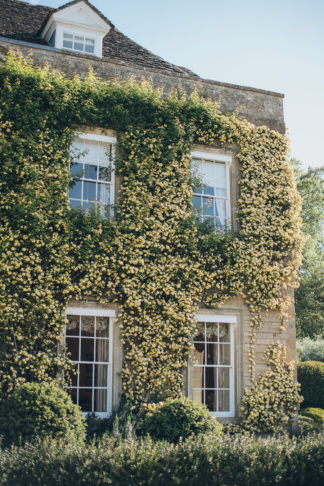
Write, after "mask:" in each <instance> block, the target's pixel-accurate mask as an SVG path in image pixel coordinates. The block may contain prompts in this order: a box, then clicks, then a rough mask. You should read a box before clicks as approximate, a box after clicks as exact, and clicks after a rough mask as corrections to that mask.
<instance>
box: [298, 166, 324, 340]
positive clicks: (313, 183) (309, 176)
mask: <svg viewBox="0 0 324 486" xmlns="http://www.w3.org/2000/svg"><path fill="white" fill-rule="evenodd" d="M291 164H292V165H293V167H294V169H295V175H296V180H297V188H298V191H299V193H300V195H301V196H302V201H303V202H302V212H301V215H302V219H303V233H304V235H305V240H306V244H305V248H304V261H303V265H302V267H301V269H300V286H299V288H298V289H297V290H296V294H295V297H296V328H297V335H298V336H299V337H305V336H308V337H311V338H313V339H314V338H316V337H322V338H324V251H323V249H324V238H323V221H324V177H323V175H324V167H320V168H317V169H312V168H310V167H309V168H308V170H307V171H303V170H302V169H301V164H300V162H298V161H297V160H295V159H292V160H291Z"/></svg>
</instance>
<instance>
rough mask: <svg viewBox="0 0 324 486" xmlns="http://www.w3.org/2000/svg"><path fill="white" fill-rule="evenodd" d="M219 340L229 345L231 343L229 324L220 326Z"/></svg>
mask: <svg viewBox="0 0 324 486" xmlns="http://www.w3.org/2000/svg"><path fill="white" fill-rule="evenodd" d="M219 340H220V341H221V342H224V343H229V342H230V341H231V337H230V326H229V324H228V323H225V322H224V323H221V324H219Z"/></svg>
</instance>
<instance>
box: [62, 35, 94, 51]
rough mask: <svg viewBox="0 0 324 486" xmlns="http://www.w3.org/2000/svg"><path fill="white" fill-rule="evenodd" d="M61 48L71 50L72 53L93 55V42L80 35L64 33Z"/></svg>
mask: <svg viewBox="0 0 324 486" xmlns="http://www.w3.org/2000/svg"><path fill="white" fill-rule="evenodd" d="M63 47H64V49H72V50H73V51H80V52H87V53H88V54H94V52H95V40H94V39H89V38H87V37H84V36H80V35H73V34H67V33H66V32H64V33H63Z"/></svg>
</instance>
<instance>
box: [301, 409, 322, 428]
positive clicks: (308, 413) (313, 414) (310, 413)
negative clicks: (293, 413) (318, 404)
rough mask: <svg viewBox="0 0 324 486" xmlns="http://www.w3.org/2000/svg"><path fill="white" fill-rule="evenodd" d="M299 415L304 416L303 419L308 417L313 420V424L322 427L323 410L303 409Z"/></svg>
mask: <svg viewBox="0 0 324 486" xmlns="http://www.w3.org/2000/svg"><path fill="white" fill-rule="evenodd" d="M300 414H301V415H304V416H305V417H310V418H312V419H313V420H314V422H316V423H318V424H321V425H323V426H324V409H323V408H313V407H308V408H304V409H302V410H301V411H300Z"/></svg>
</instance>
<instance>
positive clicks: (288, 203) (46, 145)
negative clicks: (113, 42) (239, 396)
mask: <svg viewBox="0 0 324 486" xmlns="http://www.w3.org/2000/svg"><path fill="white" fill-rule="evenodd" d="M0 102H1V114H2V115H1V116H2V118H1V119H0V156H1V168H0V171H1V172H0V190H1V194H2V198H1V202H0V216H1V225H0V245H1V249H2V251H1V254H0V277H1V284H0V311H1V312H0V343H1V348H2V349H3V352H2V354H1V359H0V394H2V395H3V396H5V395H6V394H8V393H10V392H11V391H12V390H13V389H14V388H15V387H16V386H17V385H19V384H21V383H24V382H26V381H37V382H42V381H48V380H51V379H54V378H56V377H57V376H67V373H64V371H65V370H66V369H67V368H69V360H68V359H67V358H65V357H64V355H63V354H59V355H58V354H57V349H58V345H60V344H61V341H62V328H63V324H64V319H65V316H64V312H65V308H66V305H67V302H69V300H71V299H72V298H77V299H83V300H86V299H87V298H88V297H89V295H92V296H96V298H97V300H98V301H99V302H100V303H101V304H104V305H107V304H110V303H111V302H118V303H119V304H120V309H121V312H120V317H121V320H122V329H121V338H122V343H123V349H124V367H123V372H122V373H123V375H122V382H123V391H124V394H125V396H126V398H127V399H129V400H130V401H131V402H132V403H133V404H135V405H139V404H140V403H143V402H147V401H149V400H150V399H152V398H153V397H154V399H156V400H161V399H165V398H166V397H168V396H171V397H177V396H179V395H180V391H181V386H182V370H183V368H184V367H185V366H186V364H187V360H188V354H189V350H190V347H191V345H190V338H191V337H192V336H193V333H194V329H195V313H196V310H197V306H198V303H199V302H203V303H204V304H205V305H208V306H219V304H220V303H221V302H224V301H225V300H226V299H228V298H229V297H232V296H240V297H242V298H243V299H244V300H245V302H246V303H247V305H248V307H249V310H250V313H251V316H252V318H251V323H250V324H251V341H250V345H251V346H250V350H249V371H250V373H251V376H252V378H254V375H255V366H254V364H255V359H254V344H255V339H256V333H257V331H258V329H259V328H260V327H261V325H262V319H261V312H262V311H263V310H269V309H276V310H278V312H279V313H280V315H281V318H282V322H283V327H284V323H285V318H286V317H287V309H288V305H289V299H288V297H287V294H286V292H285V291H284V290H285V289H287V288H288V287H293V286H295V285H296V271H297V269H298V267H299V264H300V255H301V247H302V239H301V234H300V225H301V220H300V217H299V207H300V198H299V196H298V194H297V191H296V187H295V181H294V174H293V171H292V169H291V167H290V165H289V163H288V162H287V149H288V145H287V140H286V138H285V136H283V135H281V134H279V133H276V132H274V131H272V130H270V129H268V128H266V127H256V126H254V125H252V124H251V123H249V122H247V121H245V120H241V119H239V118H238V117H236V116H235V115H224V114H221V113H220V112H219V109H218V105H217V104H215V103H213V102H210V101H207V100H203V99H201V98H199V97H198V96H197V95H196V94H193V95H192V96H191V97H190V98H189V99H187V97H186V96H185V95H183V94H179V93H174V94H172V95H171V96H170V97H169V98H167V99H164V98H163V96H162V93H161V92H159V91H157V90H154V89H153V88H152V86H150V85H149V84H148V83H142V84H137V83H135V82H132V81H127V82H117V81H113V82H103V81H99V80H97V79H95V78H94V77H93V76H92V75H91V73H90V74H89V76H88V77H87V78H86V79H85V80H84V81H81V80H80V79H79V78H77V77H76V78H74V79H66V78H64V76H63V75H61V74H59V73H56V72H51V71H50V70H49V69H48V68H43V69H42V68H37V67H33V66H32V65H31V64H30V62H29V61H26V60H23V59H21V58H17V57H16V56H15V55H13V54H11V55H9V56H8V57H7V59H6V60H5V61H4V62H1V64H0ZM85 125H87V126H89V125H90V126H96V127H102V128H103V129H107V128H110V129H114V130H115V131H116V132H117V135H118V160H117V163H116V172H117V174H118V175H119V176H120V177H121V186H120V194H119V198H118V201H117V204H116V207H115V219H114V220H113V221H110V220H103V219H102V218H101V217H100V215H96V214H89V215H88V214H85V213H78V212H76V211H74V210H70V207H69V204H68V200H67V192H68V185H69V183H71V180H70V178H69V168H68V167H69V163H68V162H69V147H70V143H71V140H72V139H73V130H74V129H80V127H84V126H85ZM195 143H196V144H197V143H199V144H208V145H216V146H218V147H224V146H226V147H227V148H228V147H238V149H239V150H238V153H237V158H238V160H239V163H240V182H239V184H240V197H239V201H238V215H237V217H238V223H239V226H240V233H239V234H237V235H226V234H223V235H222V236H221V237H220V238H218V239H217V238H216V239H215V237H213V236H212V235H211V234H208V233H207V234H206V233H205V234H203V233H198V231H197V225H196V223H195V218H194V216H193V212H192V185H193V183H192V180H191V175H190V150H191V147H192V145H193V144H195ZM283 327H282V328H283ZM272 373H274V371H272ZM282 391H283V393H284V392H285V390H282Z"/></svg>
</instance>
